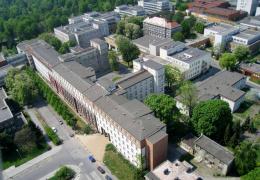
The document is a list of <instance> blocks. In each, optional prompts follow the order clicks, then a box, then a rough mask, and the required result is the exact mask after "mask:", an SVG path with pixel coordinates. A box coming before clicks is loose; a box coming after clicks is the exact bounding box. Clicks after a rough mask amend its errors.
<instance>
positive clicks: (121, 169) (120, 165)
mask: <svg viewBox="0 0 260 180" xmlns="http://www.w3.org/2000/svg"><path fill="white" fill-rule="evenodd" d="M103 162H104V164H105V165H106V166H107V167H108V168H109V169H110V171H111V172H112V173H113V174H114V175H115V176H116V177H117V178H118V179H120V180H140V179H143V173H142V171H141V170H139V169H137V168H136V167H134V166H133V165H132V164H130V162H129V161H128V160H126V159H125V158H124V157H123V156H122V155H121V154H120V153H119V152H117V151H116V149H115V147H114V146H113V145H112V144H108V145H107V146H106V152H105V156H104V159H103Z"/></svg>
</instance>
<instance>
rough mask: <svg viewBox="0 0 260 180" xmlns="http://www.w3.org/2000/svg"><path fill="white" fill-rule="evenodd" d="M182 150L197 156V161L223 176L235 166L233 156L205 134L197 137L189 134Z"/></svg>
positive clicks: (182, 141)
mask: <svg viewBox="0 0 260 180" xmlns="http://www.w3.org/2000/svg"><path fill="white" fill-rule="evenodd" d="M181 148H183V149H184V150H185V151H187V152H189V153H190V154H192V155H193V156H195V157H194V159H195V160H196V161H198V162H200V163H203V164H204V165H206V166H207V167H209V168H212V169H214V170H215V171H216V172H217V173H220V174H221V175H227V174H228V172H229V171H230V169H231V167H232V165H233V161H234V156H233V154H232V153H231V152H230V151H229V150H227V149H226V148H224V147H223V146H221V145H220V144H218V143H216V142H215V141H213V140H212V139H210V138H208V137H207V136H205V135H203V134H201V135H200V137H196V136H194V135H193V134H191V133H189V134H188V135H186V136H185V137H184V138H182V140H181Z"/></svg>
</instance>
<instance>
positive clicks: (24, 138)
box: [14, 126, 36, 153]
mask: <svg viewBox="0 0 260 180" xmlns="http://www.w3.org/2000/svg"><path fill="white" fill-rule="evenodd" d="M35 142H36V136H35V133H34V132H33V131H32V130H31V129H30V128H29V127H28V126H26V127H24V128H22V129H21V130H20V131H17V132H16V133H15V137H14V143H15V144H16V145H17V147H18V148H19V149H20V150H21V151H22V152H24V153H27V152H30V151H32V150H33V149H35V148H36V143H35Z"/></svg>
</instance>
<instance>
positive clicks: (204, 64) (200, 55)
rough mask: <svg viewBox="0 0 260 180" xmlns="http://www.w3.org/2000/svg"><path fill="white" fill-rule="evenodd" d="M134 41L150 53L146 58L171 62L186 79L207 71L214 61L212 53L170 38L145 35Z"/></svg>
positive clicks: (159, 61)
mask: <svg viewBox="0 0 260 180" xmlns="http://www.w3.org/2000/svg"><path fill="white" fill-rule="evenodd" d="M133 42H134V44H136V45H137V47H139V48H140V51H143V52H144V54H150V55H145V56H144V57H145V58H148V59H153V61H156V62H158V63H160V64H162V65H167V64H169V65H171V66H173V67H175V68H177V69H179V70H180V72H181V73H182V74H183V77H184V78H185V79H186V80H188V79H193V78H195V77H197V76H199V75H200V74H201V73H205V72H206V71H207V70H208V69H209V67H210V64H211V61H212V58H211V55H210V53H208V52H205V51H202V50H200V49H197V48H193V47H189V46H186V45H185V44H184V43H182V42H178V41H177V42H174V41H172V40H170V39H156V38H153V37H152V36H144V37H142V38H140V39H136V40H134V41H133Z"/></svg>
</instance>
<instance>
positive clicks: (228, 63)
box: [219, 53, 237, 70]
mask: <svg viewBox="0 0 260 180" xmlns="http://www.w3.org/2000/svg"><path fill="white" fill-rule="evenodd" d="M236 63H237V61H236V57H235V55H234V54H232V53H223V54H222V55H221V56H220V58H219V65H220V67H221V68H223V69H224V68H226V69H227V70H232V69H234V67H235V66H236Z"/></svg>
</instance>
